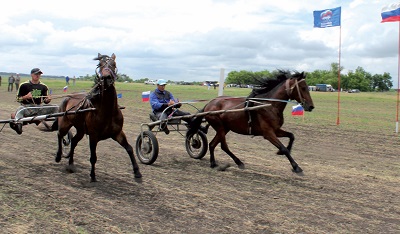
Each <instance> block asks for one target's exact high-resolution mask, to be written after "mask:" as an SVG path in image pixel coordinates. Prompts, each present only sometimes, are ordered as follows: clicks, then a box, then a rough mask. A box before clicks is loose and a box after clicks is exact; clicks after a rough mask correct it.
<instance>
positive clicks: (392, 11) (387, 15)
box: [381, 3, 400, 23]
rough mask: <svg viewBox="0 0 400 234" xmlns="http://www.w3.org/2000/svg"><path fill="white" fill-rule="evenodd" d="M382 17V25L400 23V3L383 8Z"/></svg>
mask: <svg viewBox="0 0 400 234" xmlns="http://www.w3.org/2000/svg"><path fill="white" fill-rule="evenodd" d="M381 16H382V21H381V23H386V22H396V21H400V3H393V4H391V5H388V6H385V7H384V8H382V13H381Z"/></svg>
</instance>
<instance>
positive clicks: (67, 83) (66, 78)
mask: <svg viewBox="0 0 400 234" xmlns="http://www.w3.org/2000/svg"><path fill="white" fill-rule="evenodd" d="M65 84H66V85H69V77H68V76H66V77H65Z"/></svg>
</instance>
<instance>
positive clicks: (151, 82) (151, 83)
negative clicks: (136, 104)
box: [144, 80, 157, 85]
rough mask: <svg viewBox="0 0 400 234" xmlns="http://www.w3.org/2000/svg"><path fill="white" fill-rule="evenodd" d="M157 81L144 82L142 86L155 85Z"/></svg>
mask: <svg viewBox="0 0 400 234" xmlns="http://www.w3.org/2000/svg"><path fill="white" fill-rule="evenodd" d="M156 83H157V81H156V80H146V81H145V82H144V84H148V85H156Z"/></svg>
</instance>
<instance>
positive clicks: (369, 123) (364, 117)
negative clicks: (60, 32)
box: [3, 79, 397, 134]
mask: <svg viewBox="0 0 400 234" xmlns="http://www.w3.org/2000/svg"><path fill="white" fill-rule="evenodd" d="M23 80H24V79H23ZM43 82H44V83H46V84H47V85H48V86H49V88H50V89H52V90H53V95H54V97H55V99H54V101H53V103H59V102H58V100H57V96H62V95H64V94H66V93H63V87H64V86H65V82H64V80H60V79H43ZM3 83H4V82H3ZM91 85H92V82H91V81H77V82H76V85H75V86H72V85H70V86H69V88H68V91H67V94H68V93H73V92H81V91H89V90H90V88H91ZM4 87H5V88H6V86H4ZM116 88H117V92H118V93H122V98H121V99H120V100H119V102H120V104H121V105H124V106H131V107H138V108H140V109H143V110H145V109H146V108H148V109H150V107H149V104H148V103H143V102H142V101H141V93H142V92H143V91H150V90H153V89H154V88H155V86H152V85H145V84H137V83H116ZM167 90H169V91H171V92H172V93H173V94H174V96H175V97H176V98H178V99H179V100H180V101H188V100H211V99H212V98H214V97H216V96H218V89H215V90H214V89H210V90H207V87H204V86H193V85H168V86H167ZM250 91H251V89H247V88H225V90H224V95H227V96H247V95H248V94H249V93H250ZM311 96H312V98H313V101H314V105H315V109H314V110H313V111H312V112H311V113H310V112H306V113H305V116H304V118H302V117H292V116H291V115H290V111H291V104H289V105H288V106H287V108H286V110H285V116H286V118H285V121H286V123H290V124H296V123H301V124H305V125H308V126H309V127H310V128H312V129H318V126H320V125H336V123H337V117H338V115H339V125H337V127H338V128H340V129H342V130H344V131H352V130H361V131H371V132H379V133H385V134H392V133H393V134H394V133H395V126H396V125H395V124H396V99H397V93H396V92H393V91H392V92H384V93H370V92H368V93H345V92H341V93H340V97H339V98H340V111H339V113H338V93H337V92H334V93H330V92H327V93H325V92H312V93H311ZM60 101H61V100H60ZM205 103H206V102H199V103H197V104H195V106H197V107H203V106H204V105H205Z"/></svg>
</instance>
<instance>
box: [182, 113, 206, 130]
mask: <svg viewBox="0 0 400 234" xmlns="http://www.w3.org/2000/svg"><path fill="white" fill-rule="evenodd" d="M202 112H204V108H203V109H201V110H199V111H198V112H197V113H202ZM203 118H204V116H195V117H193V118H192V119H191V121H190V124H189V130H188V132H187V133H186V135H187V136H190V135H192V134H194V133H196V132H197V131H198V130H199V129H200V127H201V123H202V122H203ZM205 133H206V134H207V132H205Z"/></svg>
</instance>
